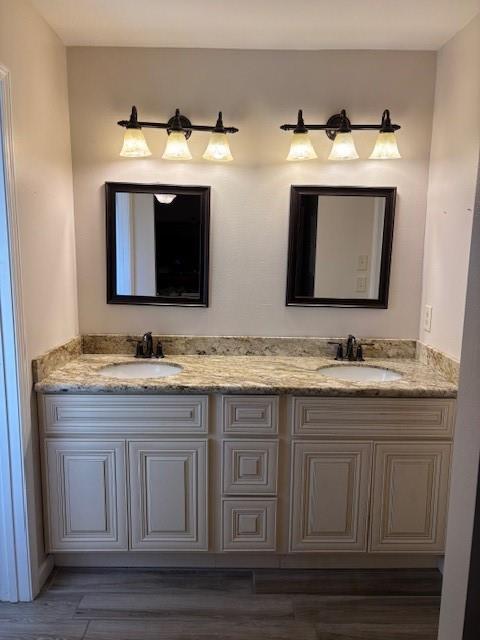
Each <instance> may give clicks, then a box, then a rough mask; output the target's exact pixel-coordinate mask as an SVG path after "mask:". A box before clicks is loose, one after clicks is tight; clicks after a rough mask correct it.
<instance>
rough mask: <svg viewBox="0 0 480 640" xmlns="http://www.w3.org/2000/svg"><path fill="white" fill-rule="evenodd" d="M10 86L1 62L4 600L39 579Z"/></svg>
mask: <svg viewBox="0 0 480 640" xmlns="http://www.w3.org/2000/svg"><path fill="white" fill-rule="evenodd" d="M10 87H11V79H10V73H9V71H8V69H7V68H6V67H4V66H2V65H1V64H0V143H1V144H0V163H1V165H2V166H3V188H2V184H1V182H2V172H1V169H0V256H3V260H2V257H0V262H1V269H0V416H1V417H2V420H4V423H5V425H6V428H4V429H0V463H1V464H0V523H1V527H0V552H1V555H2V556H3V555H4V560H5V562H1V563H0V565H1V566H0V600H2V599H3V600H6V601H10V602H17V601H29V600H31V599H32V598H33V596H34V595H35V594H34V592H35V591H36V587H35V586H34V585H35V583H36V582H37V581H38V580H37V576H36V573H35V571H34V567H33V565H32V553H31V542H32V538H31V536H30V521H29V517H28V504H27V499H28V493H27V476H28V469H27V467H26V464H25V459H26V455H25V451H26V448H25V443H26V442H27V440H26V438H25V434H26V433H28V429H29V425H30V423H31V414H30V375H29V370H28V364H27V363H28V359H27V348H26V340H25V331H24V319H23V308H22V285H21V282H22V279H21V268H20V264H21V261H20V248H19V233H18V209H17V204H16V195H15V175H14V155H13V133H12V108H11V90H10ZM2 210H3V212H2ZM2 414H3V415H2ZM2 567H3V570H2Z"/></svg>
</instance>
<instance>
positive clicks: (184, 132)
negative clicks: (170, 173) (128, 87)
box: [117, 107, 238, 162]
mask: <svg viewBox="0 0 480 640" xmlns="http://www.w3.org/2000/svg"><path fill="white" fill-rule="evenodd" d="M117 124H119V125H120V126H121V127H124V128H125V129H126V131H125V135H124V142H123V147H122V150H121V152H120V155H121V156H124V157H128V158H142V157H145V156H149V155H151V153H150V150H149V148H148V146H147V143H146V140H145V137H144V135H143V133H142V128H144V127H145V128H150V129H165V130H166V131H167V134H168V140H167V144H166V146H165V151H164V153H163V155H162V158H163V159H164V160H191V159H192V154H191V153H190V149H189V148H188V143H187V140H188V139H189V138H190V136H191V135H192V131H208V132H210V133H211V134H212V135H211V138H210V140H209V143H208V146H207V149H206V150H205V153H204V154H203V157H204V158H205V159H206V160H213V161H216V162H229V161H230V160H233V156H232V154H231V152H230V146H229V144H228V139H227V134H230V133H237V131H238V129H237V128H236V127H225V126H224V125H223V119H222V112H221V111H220V112H219V114H218V119H217V122H216V124H215V125H214V126H210V125H200V124H192V123H191V122H190V120H189V119H188V118H187V117H185V116H184V115H182V114H181V113H180V110H179V109H176V110H175V115H173V116H172V117H171V118H170V120H169V121H168V122H139V121H138V115H137V108H136V107H132V112H131V114H130V119H129V120H120V121H119V122H118V123H117Z"/></svg>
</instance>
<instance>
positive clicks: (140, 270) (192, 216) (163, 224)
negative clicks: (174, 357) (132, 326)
mask: <svg viewBox="0 0 480 640" xmlns="http://www.w3.org/2000/svg"><path fill="white" fill-rule="evenodd" d="M208 204H209V188H208V187H162V186H161V185H157V186H156V185H128V184H118V183H108V184H107V226H108V236H107V253H108V273H107V281H108V302H114V303H125V304H175V305H177V304H178V305H181V304H187V305H198V306H207V302H208V300H207V289H208V226H209V224H208V223H209V206H208Z"/></svg>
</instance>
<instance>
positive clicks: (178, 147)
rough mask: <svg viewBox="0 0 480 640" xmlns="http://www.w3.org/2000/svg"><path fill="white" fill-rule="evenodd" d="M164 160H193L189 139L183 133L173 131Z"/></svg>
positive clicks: (164, 153) (169, 137)
mask: <svg viewBox="0 0 480 640" xmlns="http://www.w3.org/2000/svg"><path fill="white" fill-rule="evenodd" d="M162 158H163V159H164V160H191V159H192V154H191V153H190V149H189V148H188V144H187V139H186V138H185V134H184V133H183V132H182V131H172V132H171V133H170V135H169V136H168V140H167V145H166V147H165V151H164V152H163V156H162Z"/></svg>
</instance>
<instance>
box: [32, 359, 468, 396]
mask: <svg viewBox="0 0 480 640" xmlns="http://www.w3.org/2000/svg"><path fill="white" fill-rule="evenodd" d="M126 362H138V360H135V359H134V358H132V357H131V356H122V355H112V354H106V355H82V356H80V357H78V358H76V359H74V360H72V361H70V362H69V363H68V364H66V365H64V366H62V367H60V368H58V369H56V370H55V371H53V372H52V373H51V374H50V375H48V376H47V377H46V378H44V379H43V380H41V381H40V382H37V384H36V385H35V390H36V391H38V392H41V393H182V392H190V393H245V394H247V393H290V394H302V395H322V396H358V397H367V396H382V397H437V398H439V397H442V398H454V397H455V396H456V393H457V387H456V385H455V384H453V383H452V382H449V381H448V380H447V379H446V378H445V377H443V376H442V375H441V374H440V373H438V372H437V371H436V370H435V369H433V368H432V367H429V366H427V365H425V364H421V363H420V362H418V361H417V360H410V359H405V358H401V359H396V358H388V359H380V358H372V359H368V360H367V361H366V362H365V363H363V364H364V365H370V366H376V367H385V368H387V369H392V370H394V371H397V372H399V373H401V374H402V378H400V379H399V380H395V381H391V382H364V381H362V382H346V381H342V380H337V379H333V378H328V377H326V376H324V375H322V374H321V373H320V372H319V371H318V370H319V368H321V367H326V366H330V365H332V364H335V362H334V361H333V360H332V358H326V357H306V356H303V357H292V356H213V355H212V356H196V355H185V356H180V355H175V356H172V357H167V358H165V359H164V360H162V361H160V362H164V363H175V364H178V365H180V366H181V367H183V371H181V373H179V374H176V375H173V376H169V377H166V378H148V379H129V380H125V379H120V378H113V377H104V376H103V375H100V374H99V369H101V368H102V367H104V366H106V365H108V364H114V363H126ZM345 364H352V363H345ZM354 364H355V366H362V363H354Z"/></svg>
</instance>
